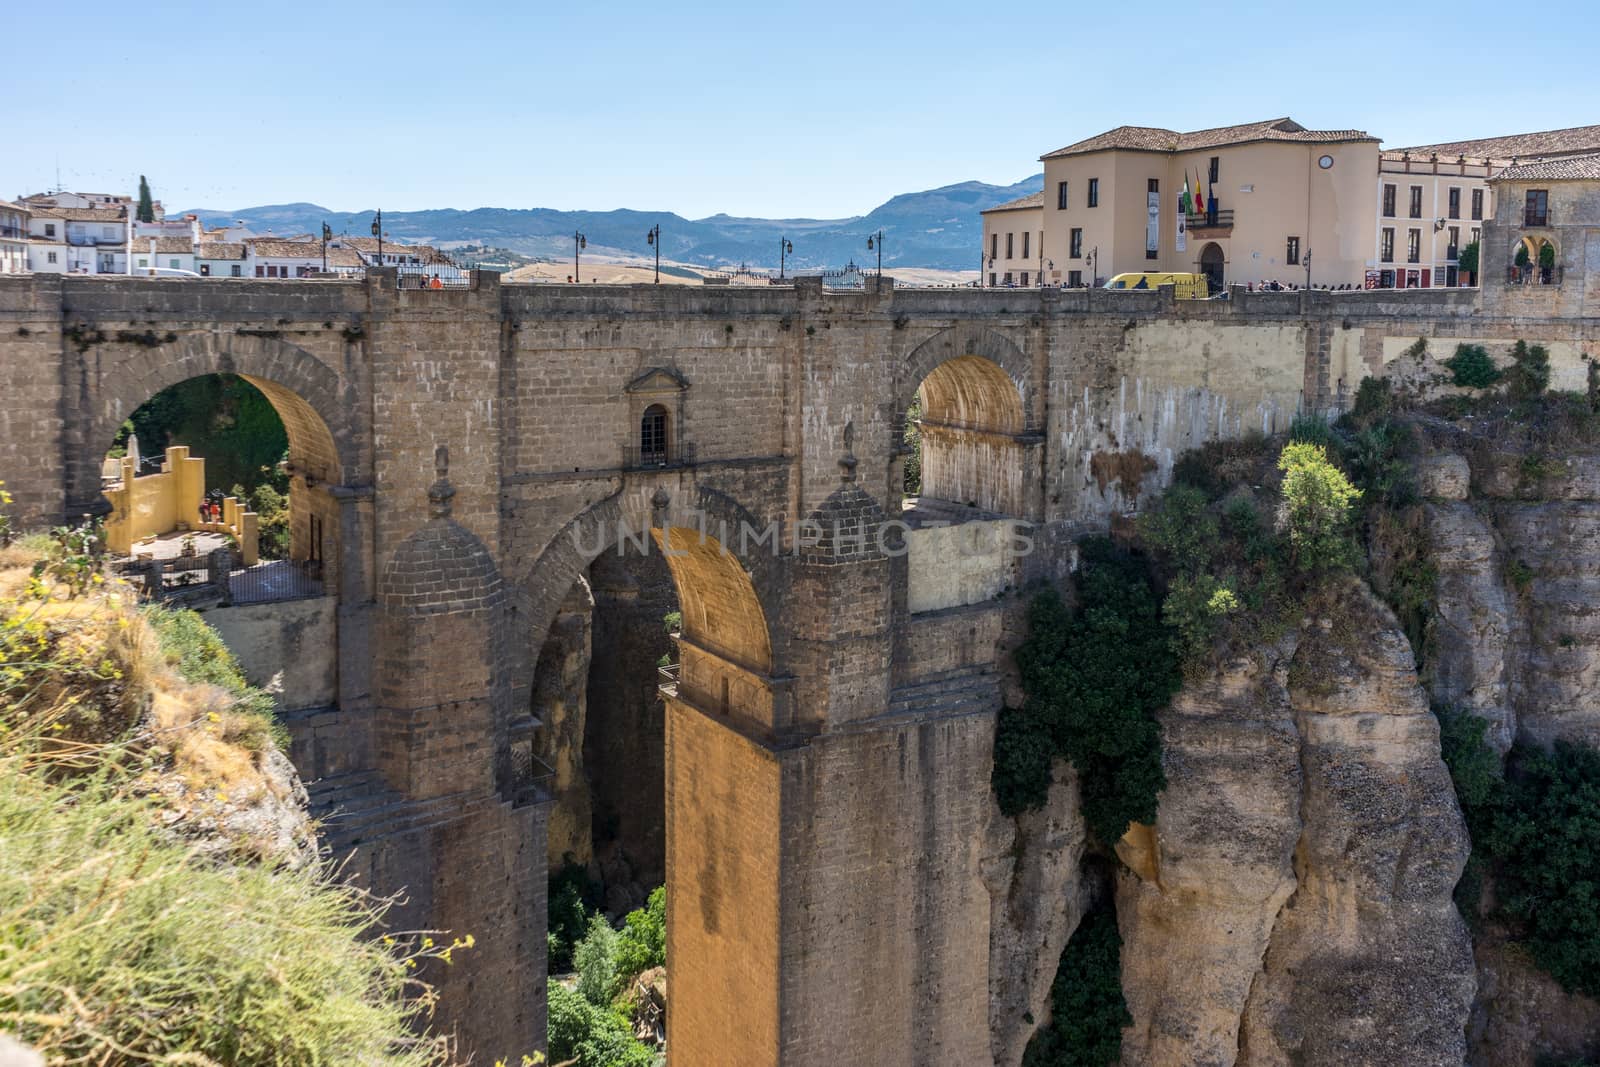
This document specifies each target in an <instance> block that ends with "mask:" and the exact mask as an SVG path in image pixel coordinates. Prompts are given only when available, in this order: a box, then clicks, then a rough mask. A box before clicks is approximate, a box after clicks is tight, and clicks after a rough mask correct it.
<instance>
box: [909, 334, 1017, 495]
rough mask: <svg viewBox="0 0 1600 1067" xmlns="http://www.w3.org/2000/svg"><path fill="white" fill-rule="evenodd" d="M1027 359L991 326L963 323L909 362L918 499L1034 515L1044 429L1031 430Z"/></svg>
mask: <svg viewBox="0 0 1600 1067" xmlns="http://www.w3.org/2000/svg"><path fill="white" fill-rule="evenodd" d="M1030 379H1031V368H1030V367H1029V366H1028V362H1027V358H1026V357H1025V356H1024V355H1023V353H1022V352H1021V351H1020V350H1019V349H1017V348H1016V346H1015V345H1013V344H1011V342H1009V341H1007V340H1006V339H1005V338H1004V337H1002V336H1000V335H998V334H996V333H994V331H991V330H972V329H963V328H957V329H953V330H947V331H942V332H941V334H937V335H935V336H934V337H932V338H930V339H929V340H927V341H925V342H923V343H922V344H921V345H919V346H918V347H917V349H916V350H915V351H914V352H913V353H912V356H911V358H910V359H909V360H908V361H907V367H906V372H905V383H906V384H905V385H903V386H902V388H907V389H909V390H912V391H914V392H913V393H912V395H905V394H902V395H905V401H904V402H905V405H906V406H905V407H902V408H900V409H899V417H900V418H904V417H905V413H906V411H907V409H909V408H911V407H912V396H913V395H914V397H915V399H916V412H917V414H916V427H915V431H916V432H915V436H916V437H917V438H919V446H920V457H919V458H920V465H921V485H920V492H919V493H918V494H917V496H918V501H917V504H918V506H919V507H920V508H921V509H922V510H928V509H929V508H930V507H931V508H935V509H938V510H940V511H941V512H942V511H945V510H952V509H953V514H955V515H959V514H961V513H962V511H963V509H965V510H966V511H970V512H981V513H988V514H991V515H1010V516H1014V517H1017V518H1035V517H1037V516H1038V513H1039V511H1040V510H1041V508H1042V502H1041V500H1040V498H1039V493H1038V470H1039V465H1040V456H1041V452H1042V450H1041V447H1040V446H1041V445H1042V440H1043V438H1042V435H1041V434H1039V433H1038V432H1036V431H1033V430H1031V429H1030V427H1031V426H1032V425H1034V422H1035V419H1036V417H1037V413H1036V412H1033V411H1030V405H1029V403H1028V399H1027V394H1026V392H1025V391H1024V383H1026V382H1028V381H1029V380H1030Z"/></svg>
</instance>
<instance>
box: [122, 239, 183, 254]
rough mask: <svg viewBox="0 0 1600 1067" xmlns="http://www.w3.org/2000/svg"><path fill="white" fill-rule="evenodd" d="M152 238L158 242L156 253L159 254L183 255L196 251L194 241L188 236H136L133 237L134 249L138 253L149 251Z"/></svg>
mask: <svg viewBox="0 0 1600 1067" xmlns="http://www.w3.org/2000/svg"><path fill="white" fill-rule="evenodd" d="M152 240H154V241H155V243H156V253H157V254H158V255H160V254H165V255H182V254H184V253H188V252H193V251H194V242H193V241H191V240H190V239H189V238H187V237H155V238H150V237H135V238H134V239H133V251H134V252H135V253H136V254H137V253H139V252H149V251H150V242H151V241H152Z"/></svg>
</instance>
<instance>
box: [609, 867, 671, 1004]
mask: <svg viewBox="0 0 1600 1067" xmlns="http://www.w3.org/2000/svg"><path fill="white" fill-rule="evenodd" d="M666 965H667V888H666V886H657V887H656V889H655V891H654V892H652V893H651V894H650V899H649V901H648V902H647V903H646V904H645V906H644V907H642V908H636V909H634V910H633V911H630V912H629V913H628V917H627V918H626V919H624V920H623V923H622V933H621V935H620V936H619V937H618V940H617V976H618V978H619V979H623V980H627V981H632V980H633V978H634V977H636V976H637V975H638V974H639V973H640V972H641V971H648V970H649V969H650V968H652V967H665V966H666Z"/></svg>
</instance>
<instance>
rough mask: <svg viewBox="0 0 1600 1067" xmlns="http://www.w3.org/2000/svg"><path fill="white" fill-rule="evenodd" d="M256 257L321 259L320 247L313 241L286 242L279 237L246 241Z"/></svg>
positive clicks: (256, 238)
mask: <svg viewBox="0 0 1600 1067" xmlns="http://www.w3.org/2000/svg"><path fill="white" fill-rule="evenodd" d="M245 244H247V245H249V246H250V249H251V251H252V252H254V253H255V254H256V255H257V256H268V257H275V258H278V259H308V258H316V259H321V258H322V245H321V244H320V243H318V242H313V241H286V240H284V239H283V238H281V237H255V238H251V239H250V240H248V241H246V242H245Z"/></svg>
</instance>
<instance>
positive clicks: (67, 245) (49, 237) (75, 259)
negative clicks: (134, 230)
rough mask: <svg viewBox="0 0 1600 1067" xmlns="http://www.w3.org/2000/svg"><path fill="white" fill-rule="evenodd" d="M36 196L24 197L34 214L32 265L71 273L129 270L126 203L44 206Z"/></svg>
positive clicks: (30, 227)
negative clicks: (117, 204)
mask: <svg viewBox="0 0 1600 1067" xmlns="http://www.w3.org/2000/svg"><path fill="white" fill-rule="evenodd" d="M36 200H37V198H33V197H29V198H26V199H25V200H24V204H25V205H26V206H27V207H28V209H29V211H30V214H31V217H30V218H29V220H28V235H29V238H30V240H29V243H28V244H29V247H28V266H29V269H31V270H34V271H39V272H48V273H68V274H125V273H127V264H128V259H127V252H128V209H127V207H126V205H122V206H116V207H49V206H46V207H40V206H37V203H36Z"/></svg>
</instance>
